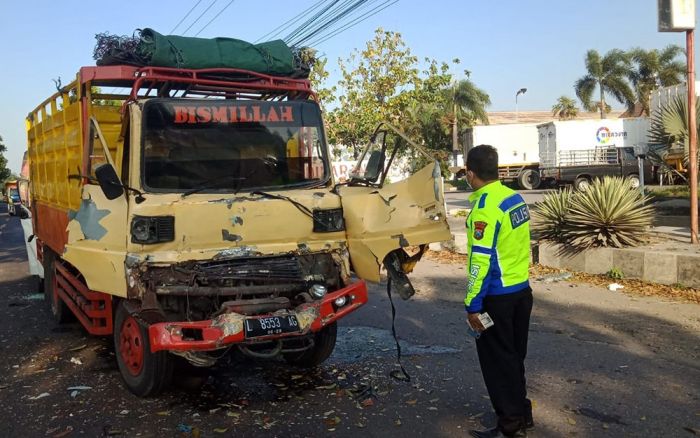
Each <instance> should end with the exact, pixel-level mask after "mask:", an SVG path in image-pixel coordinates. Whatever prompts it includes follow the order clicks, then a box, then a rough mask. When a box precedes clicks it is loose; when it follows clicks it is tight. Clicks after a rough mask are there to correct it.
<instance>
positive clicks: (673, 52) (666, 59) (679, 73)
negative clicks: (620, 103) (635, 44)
mask: <svg viewBox="0 0 700 438" xmlns="http://www.w3.org/2000/svg"><path fill="white" fill-rule="evenodd" d="M684 53H685V52H684V50H683V49H682V48H681V47H679V46H676V45H669V46H666V47H665V48H663V49H662V50H658V49H652V50H644V49H642V48H635V49H632V50H631V51H630V52H629V56H630V57H631V59H632V61H633V62H634V64H635V65H634V68H633V69H632V70H631V71H630V73H629V80H630V82H632V85H633V86H634V89H635V91H636V93H637V100H638V101H639V102H640V103H641V104H642V107H643V108H644V112H645V113H646V114H649V96H650V94H651V92H652V91H654V90H656V89H657V88H658V87H659V86H662V87H668V86H669V85H677V84H680V83H681V82H682V81H683V79H684V75H685V70H686V64H685V62H683V61H680V60H678V59H677V57H678V55H681V54H684Z"/></svg>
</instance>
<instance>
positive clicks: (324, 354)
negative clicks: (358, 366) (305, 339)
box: [284, 322, 338, 368]
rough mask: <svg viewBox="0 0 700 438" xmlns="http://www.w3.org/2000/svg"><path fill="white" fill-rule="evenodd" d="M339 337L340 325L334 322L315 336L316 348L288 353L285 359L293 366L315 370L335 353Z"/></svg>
mask: <svg viewBox="0 0 700 438" xmlns="http://www.w3.org/2000/svg"><path fill="white" fill-rule="evenodd" d="M337 337H338V325H337V324H336V323H335V322H334V323H332V324H330V325H329V326H327V327H325V328H324V329H323V330H321V331H319V332H317V333H316V334H315V335H314V346H313V347H311V348H309V349H308V350H306V351H302V352H301V353H287V354H285V355H284V359H285V360H286V361H287V362H288V363H289V364H292V365H296V366H298V367H302V368H313V367H315V366H318V365H320V364H322V363H323V362H324V361H325V360H326V359H328V357H329V356H330V355H331V353H333V349H334V348H335V340H336V338H337Z"/></svg>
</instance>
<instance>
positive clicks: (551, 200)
mask: <svg viewBox="0 0 700 438" xmlns="http://www.w3.org/2000/svg"><path fill="white" fill-rule="evenodd" d="M572 193H573V191H572V189H571V187H567V188H565V189H564V190H560V191H552V192H549V193H547V194H546V195H545V196H544V199H543V200H542V201H541V202H538V203H536V204H535V205H534V207H533V213H534V214H533V227H532V230H533V231H534V232H535V233H538V234H539V236H540V238H542V239H548V240H553V241H555V242H562V241H563V239H564V236H565V230H566V228H567V215H568V214H569V208H570V207H571V196H572Z"/></svg>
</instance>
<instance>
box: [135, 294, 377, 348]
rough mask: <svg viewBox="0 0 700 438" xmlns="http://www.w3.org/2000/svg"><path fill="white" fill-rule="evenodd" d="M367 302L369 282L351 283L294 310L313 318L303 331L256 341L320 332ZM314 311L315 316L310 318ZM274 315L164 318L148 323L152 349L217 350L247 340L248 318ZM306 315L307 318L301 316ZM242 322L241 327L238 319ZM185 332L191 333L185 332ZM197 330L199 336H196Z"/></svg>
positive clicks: (300, 314)
mask: <svg viewBox="0 0 700 438" xmlns="http://www.w3.org/2000/svg"><path fill="white" fill-rule="evenodd" d="M342 296H345V297H346V299H347V301H348V302H347V304H345V305H344V306H343V307H340V308H338V309H336V308H335V305H334V304H333V302H334V301H335V300H336V299H337V298H339V297H342ZM365 303H367V285H366V284H365V282H364V281H358V282H356V283H353V284H351V285H350V286H348V287H346V288H343V289H340V290H337V291H335V292H332V293H329V294H328V295H326V296H325V297H323V299H322V300H320V301H318V302H314V303H306V304H302V305H300V306H298V307H297V308H295V309H294V310H292V311H291V313H292V314H295V315H297V316H298V318H299V319H306V320H308V321H309V323H307V324H306V325H305V326H303V327H302V331H300V332H294V333H282V334H277V335H270V336H264V337H256V338H254V340H255V341H266V340H273V339H280V338H286V337H294V336H304V335H306V334H308V333H309V332H317V331H319V330H321V329H322V328H323V327H325V326H326V325H328V324H330V323H332V322H333V321H336V320H338V319H340V318H342V317H344V316H345V315H347V314H349V313H350V312H353V311H355V310H356V309H357V308H358V307H360V306H362V305H363V304H365ZM308 315H313V319H308ZM265 316H273V315H256V316H250V317H245V316H243V315H239V314H237V313H228V314H224V315H221V316H219V317H217V318H215V319H210V320H206V321H193V322H188V321H183V322H160V323H156V324H152V325H150V326H149V327H148V337H149V340H150V343H151V352H153V353H155V352H157V351H161V350H170V351H206V350H215V349H218V348H221V347H225V346H227V345H230V344H238V343H242V342H245V341H246V337H245V333H244V330H243V323H242V321H244V320H245V319H246V318H251V319H252V318H260V317H265ZM301 316H303V317H304V318H301ZM239 322H240V330H238V325H239V324H238V323H239ZM183 330H184V332H186V333H188V334H189V335H188V336H183ZM193 333H195V334H196V336H194V337H196V338H197V339H192V337H193V336H192V334H193Z"/></svg>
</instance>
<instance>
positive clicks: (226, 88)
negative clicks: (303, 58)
mask: <svg viewBox="0 0 700 438" xmlns="http://www.w3.org/2000/svg"><path fill="white" fill-rule="evenodd" d="M80 78H81V79H80V80H81V82H82V83H87V82H91V84H92V85H95V86H106V87H125V88H131V93H130V95H129V100H135V99H137V98H139V97H216V98H227V99H262V100H282V99H308V98H312V99H314V100H316V94H315V93H314V92H313V91H312V90H311V84H310V82H309V81H308V80H306V79H294V78H288V77H280V76H270V75H266V74H262V73H256V72H252V71H248V70H240V69H233V68H209V69H200V70H191V69H179V68H169V67H136V66H125V65H117V66H97V67H82V68H81V69H80Z"/></svg>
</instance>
